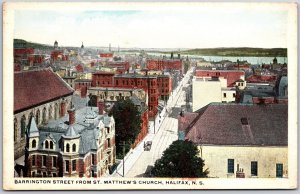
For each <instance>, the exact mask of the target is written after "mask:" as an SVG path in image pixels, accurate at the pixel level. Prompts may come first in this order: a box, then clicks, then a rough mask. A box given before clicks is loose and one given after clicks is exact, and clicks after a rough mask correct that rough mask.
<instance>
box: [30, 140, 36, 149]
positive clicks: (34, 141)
mask: <svg viewBox="0 0 300 194" xmlns="http://www.w3.org/2000/svg"><path fill="white" fill-rule="evenodd" d="M31 146H32V148H35V147H36V140H35V139H34V140H32V145H31Z"/></svg>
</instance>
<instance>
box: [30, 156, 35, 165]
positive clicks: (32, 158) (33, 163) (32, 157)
mask: <svg viewBox="0 0 300 194" xmlns="http://www.w3.org/2000/svg"><path fill="white" fill-rule="evenodd" d="M31 162H32V166H35V155H32V156H31Z"/></svg>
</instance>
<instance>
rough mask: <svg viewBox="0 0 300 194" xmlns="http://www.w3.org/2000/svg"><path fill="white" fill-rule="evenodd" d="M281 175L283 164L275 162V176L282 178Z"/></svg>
mask: <svg viewBox="0 0 300 194" xmlns="http://www.w3.org/2000/svg"><path fill="white" fill-rule="evenodd" d="M282 175H283V164H276V177H277V178H282Z"/></svg>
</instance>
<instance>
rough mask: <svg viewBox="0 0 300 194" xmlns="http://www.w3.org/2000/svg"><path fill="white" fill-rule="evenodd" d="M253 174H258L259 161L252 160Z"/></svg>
mask: <svg viewBox="0 0 300 194" xmlns="http://www.w3.org/2000/svg"><path fill="white" fill-rule="evenodd" d="M251 176H257V162H256V161H252V162H251Z"/></svg>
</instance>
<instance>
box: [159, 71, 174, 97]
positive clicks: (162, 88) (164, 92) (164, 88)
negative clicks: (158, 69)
mask: <svg viewBox="0 0 300 194" xmlns="http://www.w3.org/2000/svg"><path fill="white" fill-rule="evenodd" d="M157 87H158V93H159V97H160V99H161V100H164V101H167V100H168V99H169V97H170V96H171V94H172V79H171V78H170V76H169V75H164V74H161V75H158V76H157Z"/></svg>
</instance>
